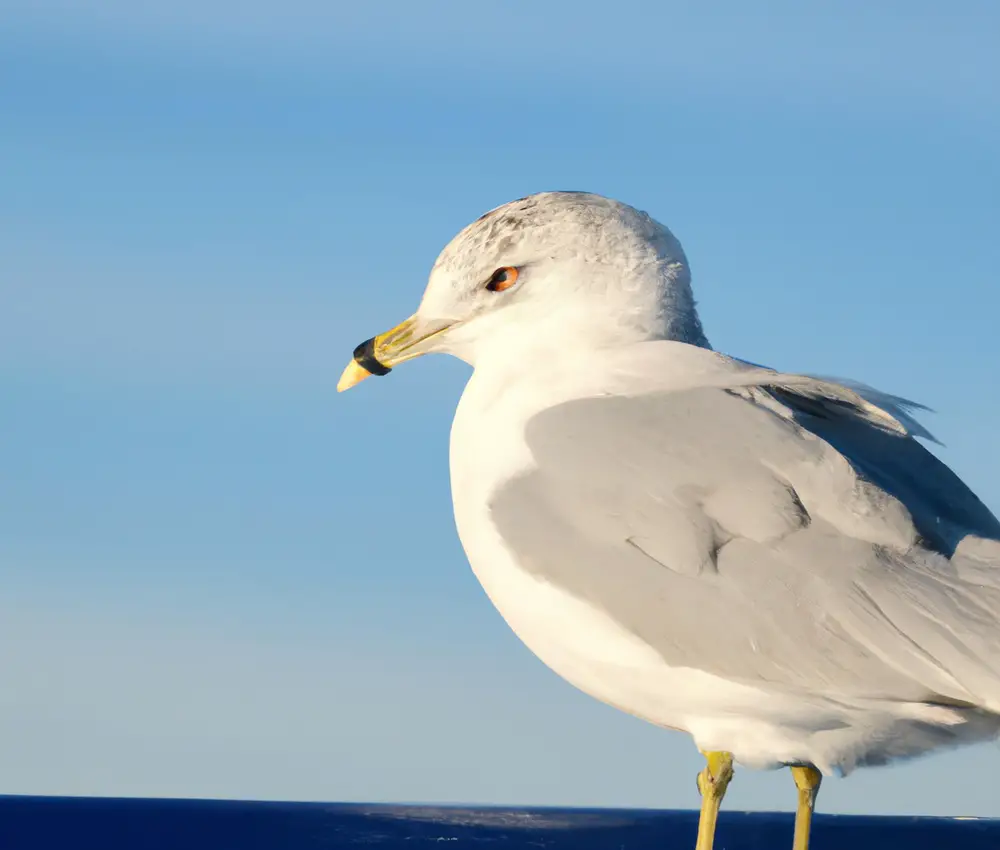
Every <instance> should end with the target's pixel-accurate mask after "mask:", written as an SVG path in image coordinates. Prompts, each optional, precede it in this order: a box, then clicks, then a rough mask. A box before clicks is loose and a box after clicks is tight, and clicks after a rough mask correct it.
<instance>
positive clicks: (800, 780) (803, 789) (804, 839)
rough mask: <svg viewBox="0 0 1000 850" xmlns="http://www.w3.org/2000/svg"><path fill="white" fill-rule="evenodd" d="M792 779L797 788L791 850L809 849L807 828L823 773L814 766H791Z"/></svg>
mask: <svg viewBox="0 0 1000 850" xmlns="http://www.w3.org/2000/svg"><path fill="white" fill-rule="evenodd" d="M792 779H794V780H795V787H796V788H798V789H799V805H798V808H797V809H796V810H795V840H794V841H793V842H792V850H809V830H810V828H811V827H812V819H813V809H814V808H815V806H816V795H817V794H818V793H819V783H820V782H822V781H823V774H821V773H820V772H819V771H818V770H816V768H815V767H793V768H792Z"/></svg>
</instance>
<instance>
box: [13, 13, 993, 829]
mask: <svg viewBox="0 0 1000 850" xmlns="http://www.w3.org/2000/svg"><path fill="white" fill-rule="evenodd" d="M0 16H2V19H3V26H2V27H0V162H2V166H0V422H2V425H0V685H2V687H0V792H2V793H46V794H115V795H171V796H213V797H246V798H249V797H253V798H279V799H313V800H317V799H318V800H395V801H467V802H499V803H551V804H564V803H571V804H591V805H648V806H667V807H690V806H694V805H695V804H696V802H697V794H696V791H695V783H694V774H695V772H696V771H697V770H698V769H699V767H700V762H699V757H698V755H697V753H696V751H695V749H694V746H693V744H692V743H691V741H690V740H689V739H688V738H687V737H685V736H683V735H681V734H678V733H672V732H666V731H661V730H658V729H654V728H652V727H649V726H646V725H644V724H643V723H641V722H640V721H638V720H634V719H632V718H630V717H627V716H625V715H622V714H619V713H617V712H616V711H615V710H613V709H611V708H608V707H606V706H603V705H600V704H598V703H596V702H594V701H592V700H591V699H590V698H588V697H586V696H584V695H582V694H580V693H578V692H576V691H575V690H573V689H572V688H571V687H570V686H569V685H567V684H565V683H564V682H562V681H561V680H560V679H558V678H557V677H556V676H555V674H553V673H550V672H549V671H548V670H547V669H545V668H544V667H543V666H542V665H541V663H540V662H538V661H537V660H536V659H535V658H534V657H533V656H532V655H531V654H530V653H529V652H528V651H527V650H526V649H525V648H524V647H522V646H521V645H520V643H519V642H518V641H517V639H516V638H515V637H514V636H513V634H512V633H510V632H509V630H508V629H507V627H506V626H505V624H504V623H503V621H502V620H501V618H500V617H499V615H498V614H496V613H495V612H494V610H493V609H492V608H491V606H490V604H489V602H488V601H487V599H486V598H485V595H484V594H483V593H482V591H481V590H480V588H479V586H478V584H477V583H476V581H475V579H474V577H473V576H472V574H471V572H470V570H469V569H468V567H467V565H466V563H465V559H464V557H463V554H462V551H461V548H460V546H459V544H458V541H457V538H456V536H455V532H454V528H453V523H452V518H451V504H450V496H449V492H448V481H447V468H446V467H447V439H448V428H449V423H450V419H451V414H452V411H453V408H454V404H455V402H456V400H457V398H458V396H459V394H460V392H461V389H462V385H463V382H464V380H465V379H466V377H467V375H468V370H467V368H466V367H465V366H464V365H462V364H460V363H457V362H455V361H449V360H445V359H444V358H427V359H425V360H422V361H420V362H417V363H413V364H410V365H408V366H407V367H406V368H403V369H399V370H398V371H396V372H394V373H393V375H392V376H391V377H389V378H387V379H384V380H374V381H369V382H367V383H366V384H364V385H363V386H361V387H359V388H358V389H357V390H355V391H354V392H352V393H351V394H350V395H347V396H341V397H338V396H336V394H335V393H334V384H335V382H336V379H337V377H338V375H339V372H340V369H341V368H342V366H343V365H344V363H345V362H346V359H347V358H348V357H349V355H350V352H351V349H352V348H353V346H354V345H355V344H356V343H357V342H359V341H361V340H362V339H364V338H366V337H368V336H370V335H372V334H373V333H375V332H378V331H380V330H384V329H385V328H387V327H388V326H390V325H392V324H394V323H395V322H397V321H398V320H400V319H402V318H404V317H405V316H406V315H408V314H409V313H410V312H411V311H412V309H413V308H414V306H415V305H416V303H417V301H418V299H419V297H420V293H421V291H422V288H423V285H424V282H425V280H426V274H427V272H428V270H429V268H430V266H431V263H432V262H433V260H434V258H435V256H436V255H437V252H438V251H439V250H440V249H441V247H443V245H444V244H445V243H446V242H447V241H448V239H450V238H451V236H452V235H453V234H454V233H455V232H456V231H457V230H458V229H459V228H461V227H462V226H463V225H465V224H466V223H467V222H468V221H470V220H471V219H473V218H475V217H476V216H478V215H479V214H480V213H482V212H484V211H485V210H487V209H489V208H491V207H493V206H496V205H498V204H500V203H503V202H505V201H507V200H511V199H513V198H516V197H519V196H521V195H524V194H527V193H529V192H533V191H539V190H544V189H583V190H588V191H594V192H600V193H603V194H608V195H612V196H615V197H618V198H620V199H622V200H625V201H627V202H629V203H632V204H634V205H636V206H639V207H640V208H643V209H646V210H648V211H649V212H650V213H652V214H653V215H654V216H656V217H657V218H659V219H660V220H661V221H663V222H665V223H666V224H668V225H669V226H670V227H671V228H672V229H673V230H674V232H675V233H676V234H677V236H678V237H679V238H680V239H681V241H682V243H683V244H684V246H685V248H686V250H687V253H688V256H689V258H690V260H691V264H692V267H693V273H694V282H695V287H696V291H697V294H698V297H699V301H700V304H701V309H702V317H703V319H704V321H705V326H706V329H707V331H708V334H709V337H710V338H711V340H712V342H713V344H714V345H715V346H716V347H717V348H719V349H721V350H724V351H726V352H730V353H733V354H737V355H739V356H741V357H744V358H747V359H750V360H753V361H755V362H760V363H767V364H769V365H773V366H776V367H780V368H783V369H788V370H796V371H809V372H818V373H824V374H834V375H844V376H848V377H852V378H856V379H858V380H863V381H867V382H869V383H871V384H874V385H876V386H878V387H880V388H883V389H886V390H889V391H892V392H896V393H899V394H902V395H906V396H909V397H912V398H915V399H918V400H920V401H923V402H925V403H926V404H929V405H930V406H931V407H933V408H935V409H936V410H937V411H938V413H937V414H936V415H934V416H932V417H930V418H929V420H928V424H929V425H930V426H931V428H932V430H934V431H935V432H936V433H937V435H938V436H939V437H940V438H941V439H942V441H943V442H944V443H945V444H946V447H945V448H943V449H940V452H941V454H942V456H943V457H944V458H945V459H946V460H947V461H948V462H949V463H950V464H951V465H952V466H953V467H954V468H955V469H956V471H957V472H959V474H961V475H962V476H963V477H964V478H965V479H966V480H967V481H968V482H969V483H970V485H972V486H973V488H974V489H975V490H977V491H978V492H979V493H980V495H981V496H982V497H983V498H984V499H985V500H986V501H987V503H988V504H990V505H991V506H992V507H993V508H994V509H995V510H996V509H1000V434H998V429H997V421H998V415H1000V389H998V386H1000V378H998V374H997V370H998V364H1000V334H998V333H997V328H998V321H997V315H998V311H1000V295H998V292H1000V288H998V285H997V284H998V281H997V269H998V267H1000V239H998V238H997V226H998V215H997V198H998V197H1000V86H998V85H997V82H998V80H1000V51H998V50H997V49H996V45H997V43H998V39H1000V6H998V5H997V4H996V3H994V2H991V1H988V0H984V1H983V2H967V0H958V2H953V3H947V4H942V3H930V2H922V0H908V2H903V0H889V2H883V3H879V4H872V3H862V2H844V3H836V4H834V3H819V2H815V3H801V2H791V0H787V1H786V2H760V3H751V4H748V3H743V2H737V0H728V1H727V2H719V3H715V4H711V5H709V4H696V3H671V2H636V0H619V2H616V3H613V4H594V3H590V2H573V3H570V2H563V0H557V2H524V1H523V0H514V1H513V2H504V3H499V2H497V3H491V4H479V3H470V2H461V3H459V2H454V3H444V2H433V1H430V2H423V3H406V2H402V0H395V1H394V2H366V3H355V4H346V3H340V2H320V0H283V2H281V3H278V2H272V0H251V1H250V2H241V3H236V2H231V0H220V2H204V0H198V2H195V0H172V2H170V3H166V2H151V3H137V2H134V0H106V2H102V3H96V2H95V3H87V2H70V0H63V2H45V0H5V2H3V3H2V11H0ZM719 626H720V627H724V624H719ZM998 756H1000V751H998V748H997V747H996V746H983V747H979V748H976V749H971V750H967V751H963V752H960V753H952V754H946V755H942V756H935V757H933V758H929V759H926V760H923V761H920V762H917V763H915V764H912V765H906V766H902V767H897V768H891V769H885V770H873V771H868V772H865V773H860V774H857V775H855V776H852V777H850V778H848V779H846V780H843V781H830V782H828V783H827V784H826V785H825V787H824V789H823V792H822V794H821V797H820V808H821V809H824V810H826V811H853V812H883V813H891V812H923V813H930V814H934V813H938V814H963V815H965V814H970V815H971V814H983V815H1000V798H998V796H997V794H996V783H995V781H994V777H995V774H996V768H997V764H998ZM793 799H794V796H793V786H792V782H791V778H790V777H789V776H788V774H787V771H780V772H777V773H773V774H751V773H749V772H746V771H743V772H740V773H739V774H738V776H737V779H736V781H735V782H734V783H733V785H732V787H731V791H730V797H729V798H728V799H727V804H728V805H730V806H731V807H733V808H785V809H788V808H791V806H792V803H793Z"/></svg>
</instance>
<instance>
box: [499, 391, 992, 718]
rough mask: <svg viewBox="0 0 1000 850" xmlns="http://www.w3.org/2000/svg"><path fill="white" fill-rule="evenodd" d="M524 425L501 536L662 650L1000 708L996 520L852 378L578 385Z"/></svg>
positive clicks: (751, 675)
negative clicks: (663, 389) (634, 391)
mask: <svg viewBox="0 0 1000 850" xmlns="http://www.w3.org/2000/svg"><path fill="white" fill-rule="evenodd" d="M841 390H842V392H841ZM883 414H884V418H883ZM526 439H527V442H528V445H529V447H530V449H531V451H532V453H533V455H534V458H535V461H536V467H535V468H534V469H532V470H531V471H530V472H528V473H526V474H524V475H522V476H520V477H518V478H515V479H513V480H511V481H509V482H507V483H506V484H505V485H504V486H502V487H501V488H500V489H499V490H498V491H497V492H496V493H495V494H494V497H493V499H492V502H491V511H492V516H493V520H494V522H495V523H496V525H497V528H498V530H499V531H500V533H501V534H502V536H503V538H504V540H505V542H506V543H507V545H508V546H509V547H510V548H511V549H512V550H513V552H514V553H515V555H516V556H517V557H518V559H519V561H520V562H521V563H522V565H523V566H524V567H525V568H526V569H528V570H530V571H532V572H534V573H536V574H537V575H539V576H540V577H542V578H544V579H545V580H546V581H549V582H552V583H554V584H556V585H559V586H561V587H562V588H564V589H566V590H567V591H569V592H571V593H572V594H574V595H575V596H577V597H578V598H581V599H583V600H586V601H588V602H589V603H590V604H592V605H595V606H598V607H600V608H601V609H603V610H604V611H606V612H607V613H608V614H610V615H611V616H612V617H613V618H615V619H616V620H617V621H618V622H619V623H621V624H622V625H623V626H625V627H626V628H628V629H629V630H630V631H632V632H633V633H634V634H637V635H638V636H639V637H641V638H642V639H643V640H645V641H646V642H647V643H648V644H649V645H650V646H652V647H654V648H655V649H656V650H657V651H658V652H659V653H660V654H661V655H662V656H663V657H664V659H665V660H666V661H667V662H668V663H670V664H672V665H676V666H687V667H693V668H697V669H701V670H704V671H706V672H709V673H713V674H715V675H719V676H724V677H726V678H728V679H733V680H737V681H745V682H750V683H757V684H759V683H762V682H766V683H768V684H769V685H771V686H774V687H784V688H789V689H794V690H797V691H802V692H807V693H815V694H824V695H834V696H843V697H846V696H852V697H858V698H884V699H893V700H907V701H935V700H944V701H958V702H963V703H969V704H975V705H984V704H990V705H995V706H997V707H1000V627H998V625H997V624H998V623H1000V544H998V543H991V542H989V541H997V540H1000V523H998V522H997V520H996V518H995V517H993V515H992V514H991V513H990V512H989V511H988V510H987V509H986V507H985V506H984V505H983V504H982V503H981V502H980V501H979V500H978V499H977V498H976V497H975V496H974V495H973V494H972V493H971V492H970V491H969V490H968V488H966V487H965V485H963V484H962V483H961V481H959V479H958V478H957V477H956V476H955V475H954V474H953V473H952V472H951V471H950V470H948V469H947V467H945V466H944V464H942V463H941V462H940V461H938V460H937V459H936V458H935V457H934V456H933V455H931V454H930V453H929V452H927V451H926V450H925V449H924V448H923V447H922V446H920V444H919V443H917V442H916V441H915V440H914V439H913V438H912V437H910V436H909V435H908V434H906V432H905V429H903V428H902V427H901V426H899V423H898V418H894V417H893V416H891V415H890V414H888V413H884V411H881V410H874V411H873V409H872V406H871V405H870V404H869V403H867V402H865V401H863V400H862V399H861V398H860V397H859V396H857V395H855V394H854V393H852V392H850V391H848V390H844V389H843V388H835V387H832V385H829V384H823V383H821V382H813V383H807V384H799V385H796V386H787V385H781V384H779V383H776V384H775V385H772V386H766V387H765V386H751V387H740V388H733V389H716V388H700V389H693V390H686V391H683V392H677V393H662V394H654V395H644V396H636V397H602V398H592V399H582V400H578V401H572V402H568V403H565V404H562V405H559V406H556V407H553V408H551V409H549V410H546V411H544V412H542V413H540V414H539V415H537V416H536V417H534V418H533V419H532V420H530V421H529V422H528V424H527V426H526ZM966 535H970V537H969V538H968V539H969V540H971V541H974V542H975V543H976V545H974V546H972V549H974V550H975V552H976V553H977V554H976V555H975V557H972V556H968V557H966V556H965V555H962V554H961V553H962V552H963V551H964V548H963V547H965V546H966V544H965V543H962V544H961V545H959V544H960V541H961V540H962V538H963V537H966ZM956 546H958V551H959V554H954V553H955V551H956ZM976 546H978V547H979V548H976ZM984 546H985V548H983V547H984ZM984 553H985V554H984Z"/></svg>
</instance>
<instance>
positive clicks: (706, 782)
mask: <svg viewBox="0 0 1000 850" xmlns="http://www.w3.org/2000/svg"><path fill="white" fill-rule="evenodd" d="M702 755H703V756H705V761H706V762H708V763H707V764H706V765H705V769H704V770H703V771H702V772H701V773H699V774H698V791H699V792H701V816H700V817H699V818H698V843H697V844H695V850H712V844H713V843H714V842H715V823H716V821H717V820H718V819H719V806H720V805H722V798H723V797H725V796H726V788H728V787H729V781H730V780H731V779H732V778H733V754H732V753H726V752H717V751H713V752H707V753H702Z"/></svg>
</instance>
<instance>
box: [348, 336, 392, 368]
mask: <svg viewBox="0 0 1000 850" xmlns="http://www.w3.org/2000/svg"><path fill="white" fill-rule="evenodd" d="M354 362H355V363H357V364H358V365H359V366H360V367H361V368H362V369H365V370H367V371H369V372H371V373H372V374H373V375H388V374H389V373H390V372H391V371H392V368H391V367H389V366H384V365H382V364H381V363H379V362H378V359H377V358H376V357H375V337H372V338H371V339H366V340H365V341H364V342H363V343H361V345H359V346H358V347H357V348H355V349H354Z"/></svg>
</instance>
